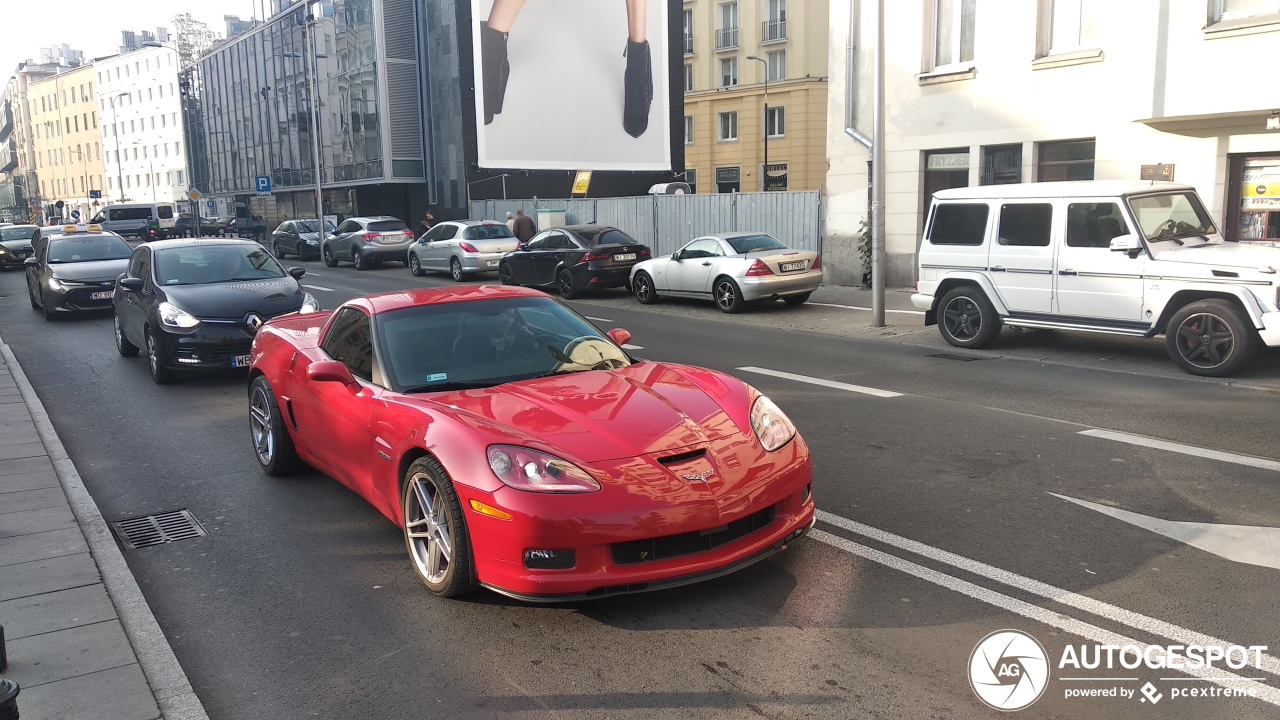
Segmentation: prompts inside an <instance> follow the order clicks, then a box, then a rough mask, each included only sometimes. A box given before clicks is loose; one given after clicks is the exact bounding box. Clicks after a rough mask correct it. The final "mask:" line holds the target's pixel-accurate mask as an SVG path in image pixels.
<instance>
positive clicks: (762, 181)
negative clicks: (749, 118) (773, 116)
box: [747, 55, 769, 192]
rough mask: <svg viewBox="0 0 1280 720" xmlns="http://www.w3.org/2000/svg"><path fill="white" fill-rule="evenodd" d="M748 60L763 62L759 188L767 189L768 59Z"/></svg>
mask: <svg viewBox="0 0 1280 720" xmlns="http://www.w3.org/2000/svg"><path fill="white" fill-rule="evenodd" d="M747 59H748V60H755V61H756V62H759V63H763V64H764V115H763V116H762V117H761V118H760V127H761V129H762V130H763V131H764V172H762V173H760V189H761V190H763V191H764V192H768V191H769V61H768V60H766V59H764V58H761V57H756V56H755V55H748V56H747Z"/></svg>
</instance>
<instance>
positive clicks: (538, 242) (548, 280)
mask: <svg viewBox="0 0 1280 720" xmlns="http://www.w3.org/2000/svg"><path fill="white" fill-rule="evenodd" d="M650 257H651V253H650V251H649V248H648V247H647V246H645V245H641V244H640V243H638V242H636V241H635V239H634V238H632V237H631V236H630V235H628V234H626V233H624V232H622V231H621V230H619V229H617V228H615V227H609V226H607V225H569V226H566V227H558V228H553V229H551V230H547V231H545V232H542V233H539V234H538V235H535V236H534V237H533V238H531V239H530V240H529V242H527V243H525V244H523V245H521V246H520V248H519V249H518V250H516V251H514V252H511V253H508V254H507V255H506V256H505V257H503V258H502V261H501V262H500V263H499V264H498V277H500V278H502V284H503V285H527V286H532V287H544V288H545V287H554V288H555V289H556V290H557V291H559V293H560V297H562V298H564V299H566V300H572V299H573V298H575V297H578V296H579V295H581V294H582V293H583V292H586V291H588V290H595V289H598V288H613V287H626V288H627V289H630V287H629V286H628V284H629V281H630V280H629V278H630V276H631V266H632V265H635V264H636V263H638V262H640V261H641V260H648V259H649V258H650Z"/></svg>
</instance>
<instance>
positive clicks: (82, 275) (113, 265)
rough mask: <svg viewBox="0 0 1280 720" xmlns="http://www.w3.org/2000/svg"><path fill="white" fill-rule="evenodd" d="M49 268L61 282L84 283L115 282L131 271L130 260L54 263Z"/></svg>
mask: <svg viewBox="0 0 1280 720" xmlns="http://www.w3.org/2000/svg"><path fill="white" fill-rule="evenodd" d="M49 267H50V269H52V270H53V276H54V277H55V278H57V279H59V280H80V281H82V282H94V281H103V280H115V279H116V278H118V277H120V275H121V274H123V273H124V271H125V270H128V269H129V259H128V258H124V259H122V260H95V261H93V262H78V263H54V264H52V265H50V266H49Z"/></svg>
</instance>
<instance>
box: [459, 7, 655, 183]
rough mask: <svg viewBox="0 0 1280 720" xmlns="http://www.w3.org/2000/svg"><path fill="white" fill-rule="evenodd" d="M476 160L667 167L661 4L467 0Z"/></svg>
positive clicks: (547, 166)
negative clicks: (473, 76) (471, 41)
mask: <svg viewBox="0 0 1280 720" xmlns="http://www.w3.org/2000/svg"><path fill="white" fill-rule="evenodd" d="M470 2H471V11H472V17H473V18H474V19H475V22H473V23H472V32H473V44H472V48H473V52H474V57H473V60H474V65H473V67H474V70H475V108H476V145H477V156H478V157H477V163H478V164H479V166H480V167H485V168H521V169H529V170H625V171H669V170H671V152H672V150H671V147H672V146H671V120H670V113H671V87H670V83H671V72H670V59H669V58H670V56H669V54H668V53H669V42H670V37H669V34H670V33H669V27H668V20H669V18H668V5H669V3H668V2H667V0H529V1H528V2H525V0H470Z"/></svg>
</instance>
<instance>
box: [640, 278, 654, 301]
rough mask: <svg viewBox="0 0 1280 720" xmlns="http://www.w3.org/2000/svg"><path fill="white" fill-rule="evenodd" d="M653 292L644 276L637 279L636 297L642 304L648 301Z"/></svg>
mask: <svg viewBox="0 0 1280 720" xmlns="http://www.w3.org/2000/svg"><path fill="white" fill-rule="evenodd" d="M652 290H653V288H652V287H650V286H649V279H648V278H646V277H645V276H643V275H641V276H640V277H637V278H636V297H637V298H639V299H640V302H644V301H646V300H648V299H649V293H650V291H652Z"/></svg>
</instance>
